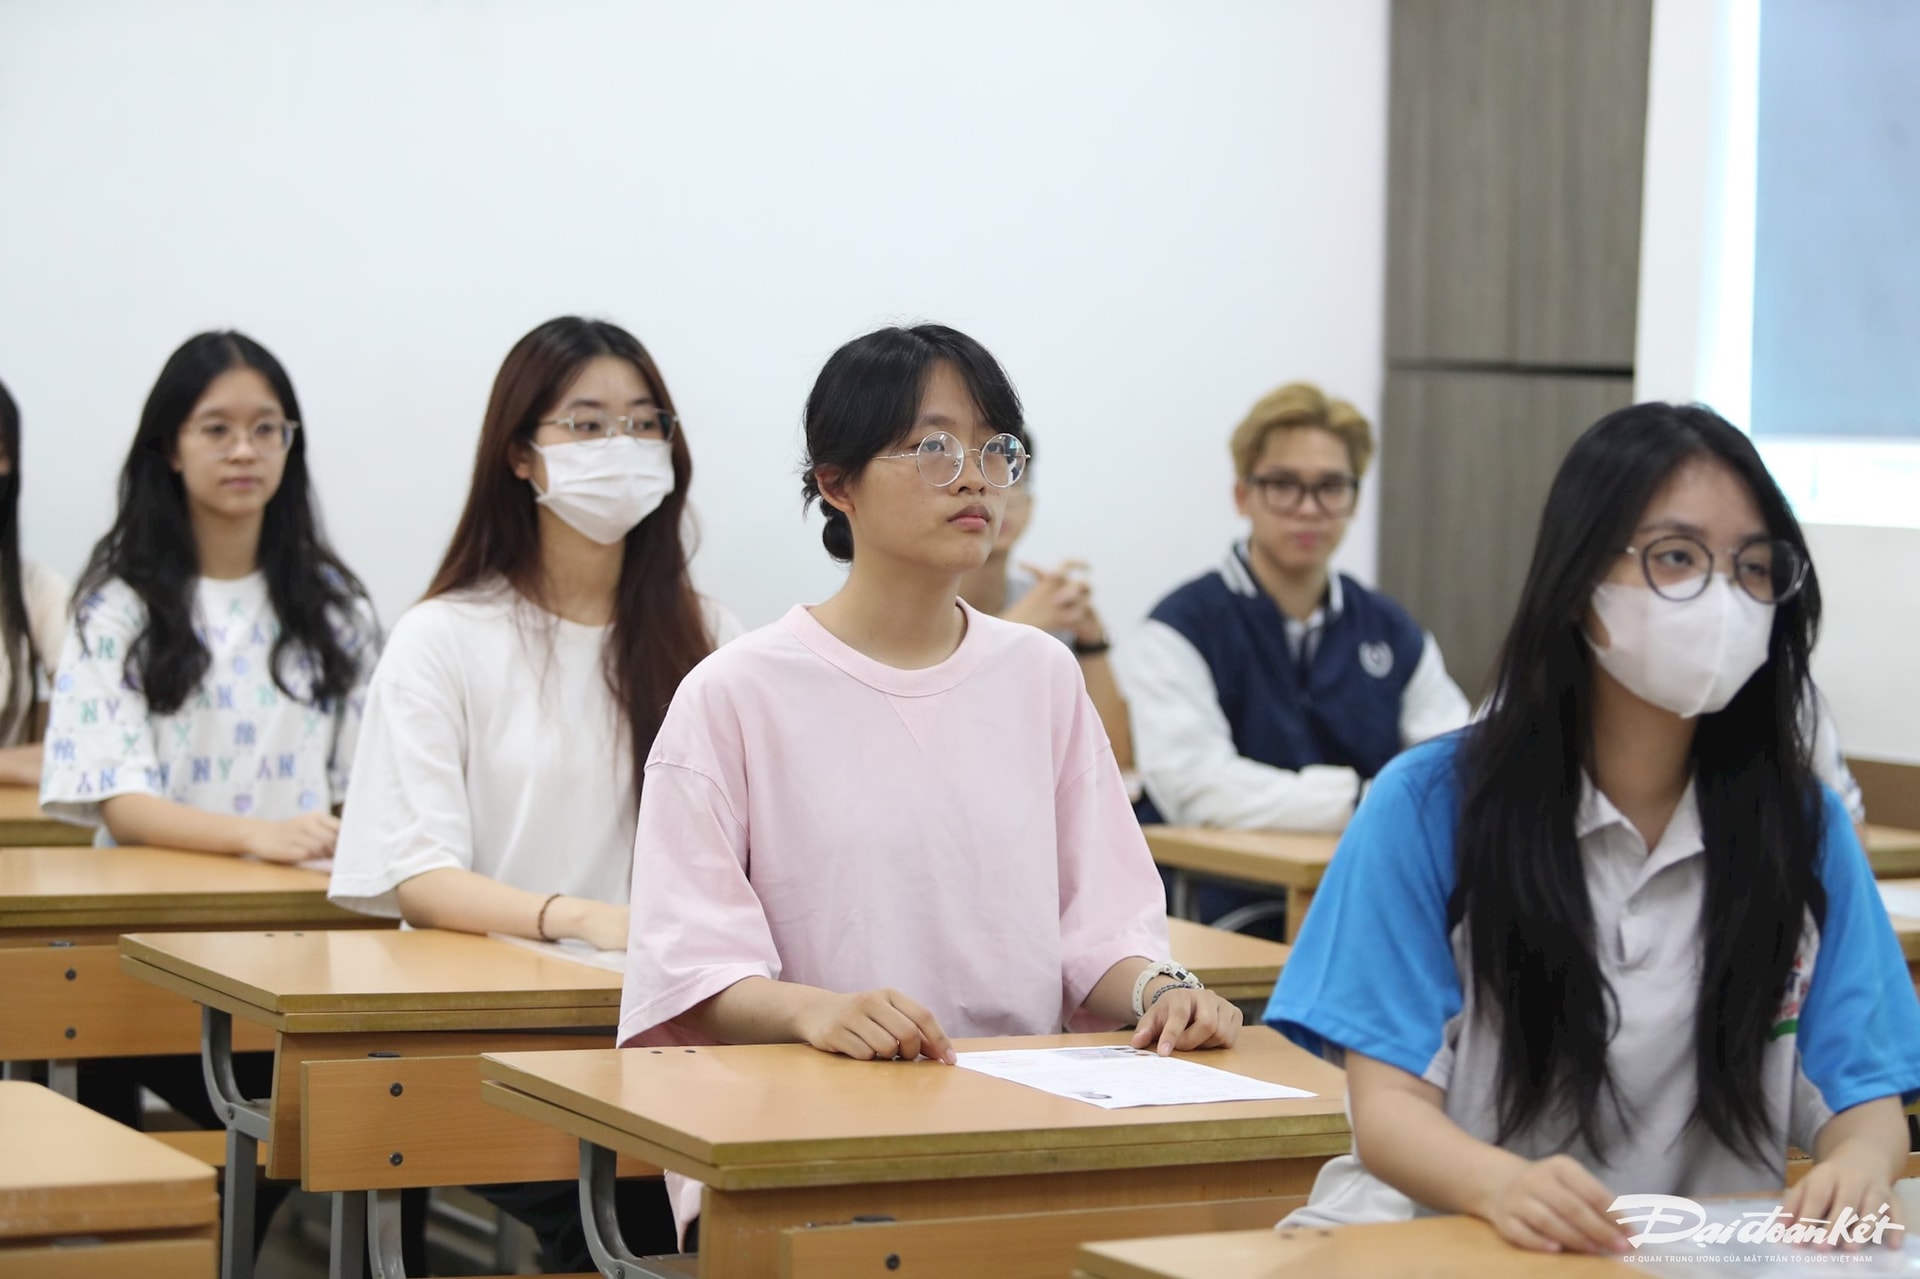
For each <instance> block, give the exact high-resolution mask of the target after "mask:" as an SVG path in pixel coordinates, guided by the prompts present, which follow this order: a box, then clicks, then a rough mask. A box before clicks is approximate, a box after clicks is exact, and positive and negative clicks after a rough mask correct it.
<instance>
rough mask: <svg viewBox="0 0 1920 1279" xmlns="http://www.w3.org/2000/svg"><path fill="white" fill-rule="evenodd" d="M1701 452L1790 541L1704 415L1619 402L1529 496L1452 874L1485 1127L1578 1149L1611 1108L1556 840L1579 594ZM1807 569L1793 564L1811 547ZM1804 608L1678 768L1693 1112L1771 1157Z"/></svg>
mask: <svg viewBox="0 0 1920 1279" xmlns="http://www.w3.org/2000/svg"><path fill="white" fill-rule="evenodd" d="M1700 458H1704V459H1712V460H1714V461H1717V462H1719V463H1721V464H1723V465H1725V466H1726V467H1728V468H1729V469H1730V470H1731V471H1732V472H1733V473H1734V474H1735V475H1736V476H1738V477H1739V478H1740V480H1741V481H1742V482H1743V483H1744V484H1745V485H1746V487H1747V489H1748V491H1749V492H1750V493H1751V494H1752V495H1753V499H1754V502H1755V504H1756V505H1757V506H1758V507H1759V509H1760V513H1761V515H1762V517H1763V519H1764V520H1765V522H1766V527H1767V534H1768V536H1769V537H1773V538H1778V539H1781V540H1783V541H1786V542H1790V543H1792V544H1793V545H1794V546H1795V547H1796V548H1797V549H1798V550H1800V551H1801V553H1802V554H1803V556H1804V555H1805V554H1806V538H1805V536H1804V535H1803V534H1802V533H1801V530H1800V525H1799V523H1798V521H1796V520H1795V519H1794V517H1793V512H1792V510H1791V509H1790V508H1789V506H1788V504H1787V501H1786V498H1785V497H1784V496H1783V495H1782V494H1781V492H1780V489H1779V487H1778V486H1777V485H1776V484H1775V483H1774V481H1773V477H1772V476H1771V475H1769V474H1768V473H1767V469H1766V466H1765V465H1764V464H1763V463H1762V462H1761V460H1760V455H1759V454H1758V453H1757V452H1756V451H1755V450H1754V447H1753V443H1752V441H1751V440H1749V439H1748V438H1747V437H1746V436H1745V435H1744V434H1742V433H1741V432H1740V431H1739V430H1738V429H1737V428H1735V427H1734V426H1732V425H1730V424H1729V423H1728V422H1727V421H1725V420H1724V419H1723V418H1721V417H1720V416H1718V415H1717V414H1715V413H1714V412H1712V411H1711V410H1709V409H1706V408H1702V407H1699V406H1697V405H1685V406H1677V405H1671V404H1659V403H1653V404H1638V405H1634V406H1633V407H1631V408H1625V409H1621V410H1619V411H1618V412H1615V413H1611V414H1609V415H1607V416H1606V417H1604V418H1602V419H1600V421H1598V422H1596V423H1595V424H1594V425H1593V426H1592V427H1590V428H1588V430H1587V431H1586V433H1585V434H1583V435H1582V436H1581V437H1580V438H1579V440H1577V441H1576V442H1575V443H1574V445H1573V447H1572V449H1571V450H1569V452H1568V453H1567V456H1566V458H1565V460H1564V461H1562V462H1561V464H1560V470H1559V473H1558V474H1557V475H1556V476H1555V478H1554V481H1553V487H1552V489H1551V491H1550V492H1549V493H1548V495H1547V502H1546V507H1545V509H1544V510H1543V511H1542V512H1541V516H1540V531H1539V536H1538V539H1537V540H1536V542H1535V544H1534V550H1533V562H1532V565H1531V567H1530V568H1529V569H1528V572H1527V579H1526V584H1525V586H1524V587H1523V588H1522V591H1521V597H1520V604H1519V609H1518V611H1517V613H1516V614H1515V617H1514V620H1513V625H1512V627H1511V629H1510V630H1509V631H1508V632H1507V637H1506V641H1505V643H1504V645H1503V646H1502V649H1501V653H1500V659H1499V666H1498V671H1497V674H1496V680H1495V689H1494V700H1493V704H1492V707H1491V709H1490V710H1489V712H1488V714H1487V716H1486V718H1485V719H1483V720H1481V721H1480V722H1479V723H1478V724H1475V725H1474V726H1473V727H1471V728H1470V729H1468V730H1467V736H1466V738H1465V741H1464V742H1463V744H1462V747H1461V750H1460V754H1459V757H1458V766H1459V774H1460V782H1461V790H1462V802H1461V811H1460V824H1459V830H1458V843H1457V857H1458V870H1459V879H1458V883H1457V886H1456V888H1455V891H1454V895H1453V899H1452V901H1451V903H1450V906H1449V910H1450V917H1451V920H1452V921H1453V922H1455V923H1458V922H1460V921H1461V920H1463V919H1464V921H1465V924H1466V932H1467V937H1468V940H1469V942H1470V946H1471V952H1472V964H1473V974H1474V981H1475V984H1476V986H1477V988H1478V991H1479V994H1480V997H1481V999H1482V1001H1483V1002H1484V1003H1485V1004H1486V1005H1487V1006H1488V1007H1489V1008H1491V1009H1492V1010H1495V1011H1496V1012H1497V1014H1498V1016H1499V1019H1500V1025H1501V1031H1500V1033H1501V1052H1500V1080H1499V1091H1498V1095H1499V1099H1500V1139H1501V1140H1505V1139H1507V1138H1509V1137H1511V1136H1513V1135H1515V1134H1516V1133H1518V1132H1520V1131H1522V1130H1524V1129H1526V1128H1527V1127H1529V1126H1530V1125H1531V1124H1532V1123H1534V1122H1535V1121H1536V1120H1541V1119H1545V1118H1549V1117H1550V1118H1551V1119H1552V1120H1553V1121H1555V1122H1557V1121H1558V1120H1559V1119H1560V1118H1561V1117H1562V1116H1565V1117H1568V1118H1570V1119H1571V1121H1572V1123H1573V1126H1574V1132H1573V1133H1572V1134H1569V1139H1571V1137H1572V1136H1575V1135H1577V1136H1578V1137H1579V1138H1580V1139H1582V1140H1583V1141H1585V1142H1586V1143H1587V1145H1588V1146H1589V1147H1590V1148H1591V1149H1593V1150H1595V1151H1596V1152H1600V1151H1603V1149H1604V1143H1603V1141H1602V1138H1601V1134H1602V1133H1603V1132H1604V1131H1606V1130H1607V1128H1608V1127H1611V1126H1612V1125H1608V1124H1605V1123H1604V1122H1603V1121H1602V1118H1601V1108H1602V1107H1603V1106H1614V1107H1616V1109H1617V1110H1618V1113H1619V1121H1620V1122H1622V1123H1624V1122H1627V1121H1628V1120H1629V1119H1630V1114H1631V1106H1630V1102H1631V1099H1625V1100H1626V1101H1627V1102H1628V1103H1629V1104H1628V1105H1627V1106H1626V1107H1624V1108H1622V1107H1621V1101H1622V1099H1621V1098H1619V1097H1618V1095H1617V1093H1615V1091H1614V1087H1613V1082H1612V1080H1611V1078H1610V1076H1609V1073H1608V1071H1607V1069H1606V1053H1607V1046H1608V1043H1609V1042H1610V1041H1611V1039H1612V1037H1613V1034H1614V1032H1615V1030H1616V1028H1617V1026H1618V1009H1617V1007H1616V1005H1615V1003H1614V996H1613V992H1612V991H1611V989H1610V988H1609V987H1608V984H1607V982H1606V979H1605V977H1604V975H1603V974H1602V972H1601V968H1600V964H1599V961H1598V959H1597V957H1596V951H1595V946H1596V937H1595V932H1594V920H1593V910H1592V903H1591V900H1590V898H1589V897H1588V893H1587V886H1586V878H1585V874H1584V871H1583V867H1582V861H1581V855H1580V849H1579V845H1578V842H1577V840H1576V839H1575V836H1574V822H1575V815H1576V811H1577V809H1578V806H1579V801H1580V794H1581V781H1582V778H1583V776H1584V775H1585V774H1586V773H1587V772H1588V771H1589V770H1590V769H1591V766H1592V754H1593V680H1594V666H1595V663H1594V660H1593V657H1592V655H1591V653H1590V652H1589V650H1588V646H1587V641H1586V639H1585V637H1584V636H1583V635H1582V633H1581V626H1582V621H1583V619H1584V618H1585V616H1586V613H1587V609H1588V604H1589V600H1590V598H1591V596H1592V593H1593V589H1594V587H1595V585H1596V584H1597V583H1598V582H1599V581H1600V580H1601V579H1602V578H1603V577H1604V576H1605V575H1606V573H1607V571H1608V569H1609V567H1610V566H1611V564H1612V563H1613V561H1614V559H1615V558H1616V557H1617V556H1618V554H1619V553H1620V551H1621V549H1622V548H1624V547H1626V546H1628V545H1629V544H1630V543H1631V542H1632V540H1633V530H1634V528H1635V527H1636V525H1637V523H1638V521H1639V519H1640V517H1641V515H1642V513H1643V512H1644V511H1645V509H1646V507H1647V504H1648V503H1649V502H1650V501H1651V500H1652V499H1653V497H1654V495H1655V493H1656V492H1657V491H1658V490H1659V488H1660V486H1661V485H1662V484H1663V483H1664V482H1665V481H1666V480H1667V479H1668V477H1670V476H1671V475H1673V473H1674V472H1675V470H1676V469H1677V468H1678V467H1680V465H1681V464H1682V463H1684V462H1687V461H1689V460H1692V459H1700ZM1808 560H1809V563H1811V557H1808ZM1819 620H1820V587H1819V582H1818V579H1817V578H1816V576H1815V575H1814V574H1813V573H1812V572H1811V570H1809V572H1808V575H1807V579H1806V584H1805V585H1804V586H1803V587H1802V588H1801V590H1800V592H1799V594H1797V595H1795V596H1794V597H1793V598H1791V599H1789V600H1788V601H1786V602H1785V603H1783V604H1780V605H1778V606H1777V607H1776V609H1775V612H1774V621H1773V634H1772V638H1771V642H1770V645H1769V650H1768V657H1767V663H1766V665H1765V666H1763V667H1761V668H1760V670H1759V671H1758V672H1756V673H1755V675H1754V676H1753V678H1752V679H1750V680H1748V681H1747V684H1746V685H1745V687H1743V688H1742V689H1741V690H1740V692H1739V693H1738V694H1737V695H1735V697H1734V698H1733V700H1732V702H1730V703H1729V704H1728V705H1727V706H1726V707H1725V708H1724V709H1722V710H1720V711H1718V712H1715V713H1713V714H1710V715H1703V716H1701V717H1700V720H1699V722H1698V725H1697V727H1696V729H1695V733H1694V740H1693V759H1692V769H1693V780H1694V786H1695V792H1694V793H1695V797H1696V799H1697V801H1698V804H1699V810H1700V823H1701V834H1702V837H1703V839H1704V842H1705V845H1706V851H1705V854H1704V857H1705V869H1706V897H1705V902H1704V905H1703V908H1702V912H1701V920H1700V931H1701V935H1702V940H1703V945H1702V955H1701V960H1702V968H1701V978H1700V995H1699V1008H1698V1017H1697V1021H1696V1028H1695V1043H1694V1052H1695V1062H1696V1065H1695V1075H1696V1079H1697V1083H1698V1101H1697V1111H1696V1121H1699V1122H1704V1123H1705V1124H1706V1125H1707V1127H1708V1128H1709V1130H1711V1132H1712V1133H1713V1135H1714V1137H1715V1138H1716V1139H1717V1140H1719V1141H1720V1142H1721V1143H1722V1144H1723V1145H1725V1146H1727V1147H1728V1148H1730V1149H1734V1150H1739V1151H1745V1152H1748V1153H1764V1154H1765V1156H1766V1157H1777V1155H1778V1154H1779V1149H1780V1148H1782V1147H1783V1146H1784V1143H1785V1141H1786V1134H1784V1133H1777V1132H1772V1131H1770V1130H1769V1124H1768V1120H1767V1113H1766V1107H1765V1096H1764V1093H1763V1090H1762V1087H1761V1064H1762V1054H1763V1052H1764V1050H1765V1048H1766V1043H1767V1035H1768V1032H1769V1030H1770V1029H1771V1027H1772V1023H1773V1017H1774V1013H1775V1011H1776V1010H1777V1009H1778V1007H1779V1004H1780V997H1781V992H1782V990H1783V988H1784V987H1785V985H1786V981H1787V978H1788V975H1789V972H1790V970H1791V967H1792V964H1793V959H1794V952H1795V950H1796V947H1797V944H1798V942H1799V938H1800V932H1801V925H1802V921H1803V920H1804V919H1805V918H1806V915H1807V913H1808V912H1809V911H1811V912H1812V915H1813V918H1814V921H1815V924H1816V926H1819V925H1820V924H1821V923H1822V922H1823V921H1824V919H1825V913H1826V897H1825V894H1824V892H1823V891H1822V889H1821V886H1820V882H1819V880H1818V878H1817V877H1816V875H1815V869H1814V867H1815V858H1816V856H1817V853H1818V850H1819V846H1820V839H1821V833H1822V832H1821V821H1822V811H1823V806H1822V804H1821V802H1820V793H1819V786H1818V783H1817V781H1816V780H1815V777H1814V774H1813V771H1812V767H1811V764H1810V761H1809V746H1810V743H1809V742H1808V740H1807V730H1806V724H1807V723H1808V720H1807V719H1806V718H1805V717H1804V715H1803V710H1804V706H1805V703H1806V701H1807V698H1808V697H1809V695H1810V687H1809V683H1808V659H1809V655H1810V653H1811V651H1812V648H1813V641H1814V637H1815V635H1816V633H1817V631H1818V627H1819Z"/></svg>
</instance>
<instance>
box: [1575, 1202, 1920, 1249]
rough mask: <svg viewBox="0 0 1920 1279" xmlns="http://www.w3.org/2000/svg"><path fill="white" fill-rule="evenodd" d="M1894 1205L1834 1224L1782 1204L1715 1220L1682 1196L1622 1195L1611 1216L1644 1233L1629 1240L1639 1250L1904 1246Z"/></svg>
mask: <svg viewBox="0 0 1920 1279" xmlns="http://www.w3.org/2000/svg"><path fill="white" fill-rule="evenodd" d="M1889 1208H1890V1205H1888V1204H1881V1205H1880V1208H1879V1211H1877V1212H1870V1213H1868V1214H1867V1215H1866V1216H1864V1217H1863V1216H1861V1215H1860V1214H1859V1213H1857V1212H1855V1211H1854V1210H1853V1209H1852V1208H1851V1207H1848V1208H1842V1209H1841V1210H1840V1215H1839V1216H1837V1217H1835V1218H1834V1219H1833V1220H1831V1221H1826V1220H1823V1219H1820V1218H1817V1217H1795V1216H1793V1215H1792V1214H1791V1213H1789V1212H1788V1211H1787V1210H1786V1208H1785V1207H1784V1206H1782V1205H1780V1204H1775V1205H1774V1206H1773V1207H1772V1208H1771V1209H1770V1210H1768V1211H1766V1212H1743V1213H1741V1214H1740V1215H1739V1217H1738V1218H1737V1219H1735V1220H1727V1219H1724V1218H1723V1219H1720V1220H1712V1219H1710V1218H1709V1214H1708V1212H1707V1210H1706V1208H1704V1207H1702V1206H1701V1205H1700V1204H1699V1203H1697V1202H1695V1201H1694V1200H1692V1199H1683V1198H1681V1197H1680V1196H1679V1195H1621V1196H1619V1197H1618V1198H1616V1199H1615V1200H1614V1201H1613V1204H1612V1206H1611V1207H1609V1208H1608V1209H1607V1215H1608V1216H1610V1217H1612V1218H1613V1219H1614V1220H1615V1221H1618V1222H1619V1223H1620V1225H1621V1226H1623V1227H1625V1228H1628V1229H1633V1228H1635V1227H1638V1233H1635V1234H1630V1235H1628V1236H1627V1242H1628V1243H1630V1244H1632V1245H1633V1246H1634V1248H1635V1249H1639V1248H1641V1247H1643V1246H1649V1245H1651V1246H1659V1245H1662V1244H1675V1243H1692V1244H1694V1245H1696V1246H1698V1247H1701V1248H1720V1247H1725V1246H1727V1245H1729V1244H1803V1245H1811V1246H1813V1247H1820V1246H1822V1245H1840V1244H1884V1245H1888V1246H1892V1247H1898V1246H1899V1245H1900V1244H1901V1243H1902V1242H1903V1240H1902V1238H1901V1237H1898V1236H1896V1237H1895V1238H1894V1239H1892V1240H1889V1239H1888V1238H1887V1233H1888V1232H1889V1231H1894V1230H1899V1231H1904V1230H1905V1229H1906V1227H1905V1226H1902V1225H1901V1224H1900V1223H1899V1222H1897V1221H1894V1220H1893V1219H1892V1217H1891V1216H1889V1215H1888V1214H1889Z"/></svg>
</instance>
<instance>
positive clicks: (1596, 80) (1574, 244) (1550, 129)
mask: <svg viewBox="0 0 1920 1279" xmlns="http://www.w3.org/2000/svg"><path fill="white" fill-rule="evenodd" d="M1450 2H1451V0H1450ZM1519 9H1520V12H1519V13H1517V14H1515V15H1513V17H1512V22H1513V30H1514V41H1515V44H1516V45H1517V46H1518V48H1517V50H1516V52H1517V55H1518V64H1517V66H1516V68H1515V70H1516V73H1517V74H1518V76H1519V78H1520V86H1519V88H1518V90H1517V92H1516V96H1517V97H1518V98H1519V100H1520V101H1521V103H1522V104H1523V105H1522V109H1521V111H1520V113H1519V117H1518V119H1519V124H1518V130H1517V135H1518V136H1517V139H1516V143H1517V152H1516V155H1515V165H1514V169H1515V172H1516V174H1517V175H1518V176H1519V179H1520V180H1519V181H1518V182H1517V183H1516V185H1515V188H1514V207H1513V209H1512V211H1511V217H1512V225H1513V229H1514V239H1513V262H1512V265H1511V267H1510V271H1511V276H1512V279H1513V282H1514V286H1515V287H1514V291H1513V306H1512V310H1511V315H1512V319H1513V334H1512V345H1511V352H1512V356H1513V358H1514V359H1515V360H1516V361H1518V362H1520V363H1522V364H1542V365H1577V366H1589V367H1592V366H1610V367H1613V368H1627V367H1630V366H1631V365H1632V364H1633V342H1634V329H1635V324H1634V320H1635V312H1636V310H1637V308H1638V303H1639V287H1640V285H1639V273H1640V192H1641V187H1642V169H1643V166H1644V161H1645V156H1646V131H1647V62H1648V54H1649V50H1650V47H1651V40H1652V32H1653V6H1652V4H1651V3H1649V2H1648V0H1598V2H1597V3H1596V0H1525V2H1524V3H1522V4H1521V5H1520V6H1519Z"/></svg>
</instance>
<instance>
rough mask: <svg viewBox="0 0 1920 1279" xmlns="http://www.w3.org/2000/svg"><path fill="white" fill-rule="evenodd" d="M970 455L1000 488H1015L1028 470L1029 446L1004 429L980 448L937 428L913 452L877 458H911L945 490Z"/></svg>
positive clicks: (923, 474)
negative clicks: (973, 446)
mask: <svg viewBox="0 0 1920 1279" xmlns="http://www.w3.org/2000/svg"><path fill="white" fill-rule="evenodd" d="M969 454H972V455H973V456H974V457H977V458H979V459H980V474H982V475H984V476H985V477H986V479H987V483H989V484H991V485H993V487H995V488H997V489H1005V488H1012V487H1013V486H1014V485H1016V484H1018V483H1019V482H1020V477H1021V476H1022V475H1025V474H1026V472H1027V446H1026V445H1024V444H1022V443H1021V442H1020V440H1019V437H1017V436H1013V435H1008V434H1007V433H1005V432H1004V431H1003V432H1001V433H1000V434H999V435H996V436H994V437H993V438H992V439H990V440H988V441H987V442H986V443H985V444H983V445H981V446H980V447H979V448H977V449H970V448H967V447H965V446H964V445H962V444H961V443H960V441H959V439H957V438H956V437H955V436H953V435H952V434H951V433H949V432H947V431H935V432H933V433H932V434H931V435H929V436H927V437H926V438H925V439H923V440H921V441H920V444H919V446H918V447H917V448H915V449H914V450H913V451H912V452H911V453H882V454H880V455H879V456H878V457H876V458H875V459H874V461H876V462H883V461H894V460H897V459H902V458H904V459H909V460H911V461H912V462H913V464H914V466H915V467H917V468H919V471H920V478H921V479H923V480H925V481H926V482H927V483H929V484H931V485H933V487H935V488H937V489H943V488H946V487H947V486H949V485H950V484H952V483H953V482H954V481H955V480H957V479H959V478H960V472H961V471H963V470H965V469H966V465H967V456H968V455H969Z"/></svg>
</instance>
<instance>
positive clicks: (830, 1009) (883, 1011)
mask: <svg viewBox="0 0 1920 1279" xmlns="http://www.w3.org/2000/svg"><path fill="white" fill-rule="evenodd" d="M799 1029H800V1035H801V1038H803V1039H805V1040H806V1041H807V1043H809V1044H811V1045H813V1047H815V1048H818V1049H819V1050H820V1051H821V1052H829V1053H839V1054H840V1055H841V1056H843V1057H852V1058H855V1059H856V1060H859V1061H873V1060H874V1059H876V1058H878V1059H879V1060H882V1061H889V1060H891V1059H893V1058H895V1057H901V1058H904V1059H906V1060H908V1061H912V1060H913V1059H914V1058H916V1057H931V1058H933V1059H934V1060H935V1061H943V1062H945V1063H947V1065H949V1066H951V1065H953V1063H954V1055H953V1044H952V1042H951V1041H950V1040H948V1038H947V1032H946V1031H944V1030H942V1029H940V1023H939V1022H938V1021H936V1020H934V1016H933V1014H932V1013H930V1012H928V1011H927V1010H926V1009H924V1008H922V1007H921V1006H920V1005H919V1004H916V1003H914V1002H913V1001H912V1000H911V999H908V998H907V997H906V996H905V995H903V994H901V993H900V992H899V991H897V990H863V991H861V992H860V993H859V994H857V995H838V994H833V993H831V992H824V993H822V994H821V995H820V996H819V997H818V998H816V999H815V1000H813V1001H812V1003H811V1004H810V1005H809V1006H808V1007H807V1009H806V1010H805V1011H804V1012H803V1014H802V1016H801V1019H800V1024H799Z"/></svg>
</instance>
